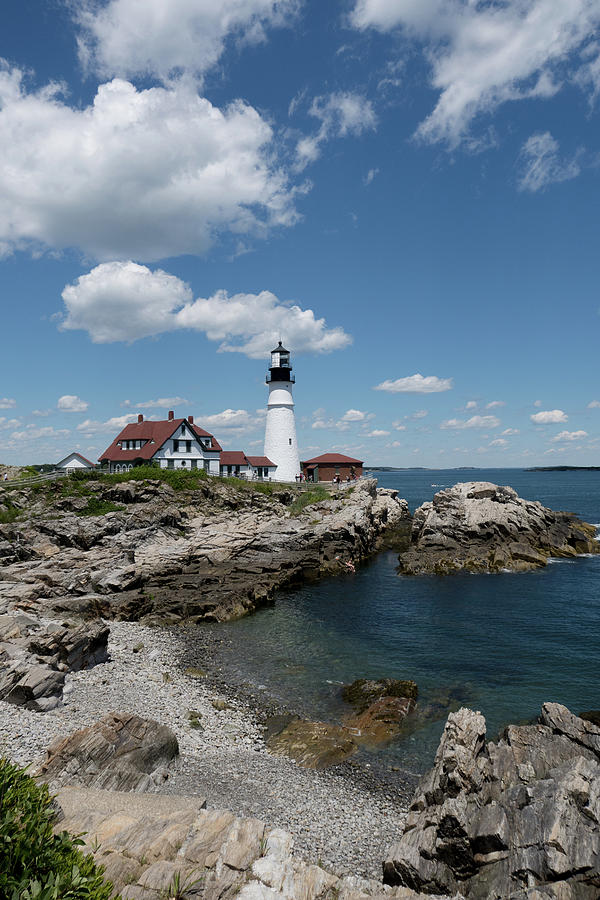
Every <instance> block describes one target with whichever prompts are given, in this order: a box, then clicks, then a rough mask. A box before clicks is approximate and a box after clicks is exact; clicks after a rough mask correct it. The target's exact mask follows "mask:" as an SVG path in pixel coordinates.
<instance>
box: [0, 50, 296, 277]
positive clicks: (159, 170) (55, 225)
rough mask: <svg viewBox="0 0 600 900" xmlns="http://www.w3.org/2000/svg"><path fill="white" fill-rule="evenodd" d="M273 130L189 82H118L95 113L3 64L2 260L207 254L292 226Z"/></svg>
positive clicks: (106, 88)
mask: <svg viewBox="0 0 600 900" xmlns="http://www.w3.org/2000/svg"><path fill="white" fill-rule="evenodd" d="M296 219H297V215H296V212H295V210H294V207H293V190H292V189H290V187H289V184H288V181H287V178H286V175H285V174H284V173H283V171H282V170H281V169H280V168H278V167H277V164H276V163H275V162H274V138H273V131H272V129H271V127H270V125H269V124H268V123H267V122H266V121H265V120H264V119H263V118H262V117H261V116H260V114H259V113H258V112H257V111H256V110H255V109H253V108H252V107H250V106H248V105H246V104H245V103H242V102H241V101H236V102H234V103H232V104H230V105H229V106H228V107H227V108H225V109H223V110H221V109H218V108H217V107H215V106H213V105H212V104H211V103H210V102H209V101H208V100H206V99H205V98H203V97H200V96H198V94H197V92H196V90H195V89H194V88H193V87H192V86H191V85H190V84H188V83H186V82H178V83H177V84H176V85H174V86H173V87H171V88H163V87H155V88H151V89H148V90H137V89H136V88H135V87H134V86H133V85H132V84H130V83H129V82H127V81H122V80H119V79H115V80H114V81H111V82H109V83H107V84H102V85H100V87H99V88H98V91H97V94H96V96H95V98H94V100H93V102H92V104H91V105H90V106H87V107H75V106H69V105H67V103H66V102H64V101H63V100H62V99H61V96H60V91H59V88H58V87H57V86H56V85H48V86H46V87H44V88H41V89H39V90H36V91H28V90H27V88H26V85H25V79H24V75H23V73H22V72H21V71H20V70H18V69H10V68H8V67H7V66H4V67H3V68H0V253H4V254H7V253H10V252H13V251H14V250H15V249H27V248H29V249H32V250H39V249H40V248H41V249H43V248H47V247H51V248H54V249H63V248H68V247H78V248H80V249H81V250H83V251H84V252H85V253H87V254H89V255H90V256H91V257H94V258H96V259H127V258H128V257H133V258H135V259H139V260H144V261H152V260H157V259H161V258H164V257H167V256H177V255H180V254H183V253H193V254H199V253H203V252H205V251H206V250H207V249H208V247H210V245H211V243H212V242H213V240H214V239H215V238H216V236H217V235H219V234H222V233H225V232H228V233H233V234H235V235H236V236H237V239H239V238H240V236H243V235H256V236H262V235H265V234H266V233H267V231H268V230H269V229H270V228H271V227H275V226H286V225H291V224H293V223H294V222H295V221H296Z"/></svg>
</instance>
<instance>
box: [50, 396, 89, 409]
mask: <svg viewBox="0 0 600 900" xmlns="http://www.w3.org/2000/svg"><path fill="white" fill-rule="evenodd" d="M89 405H90V404H89V403H88V402H87V401H86V400H82V399H81V397H77V396H75V394H64V395H63V396H62V397H59V398H58V403H57V404H56V407H57V409H60V410H61V412H73V413H80V412H85V411H86V409H87V408H88V406H89Z"/></svg>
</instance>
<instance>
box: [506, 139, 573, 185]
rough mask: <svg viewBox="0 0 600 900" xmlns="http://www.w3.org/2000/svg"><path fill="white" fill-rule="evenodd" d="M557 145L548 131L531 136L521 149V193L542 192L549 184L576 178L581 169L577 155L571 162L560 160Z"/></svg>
mask: <svg viewBox="0 0 600 900" xmlns="http://www.w3.org/2000/svg"><path fill="white" fill-rule="evenodd" d="M559 149H560V148H559V145H558V141H556V140H555V139H554V138H553V137H552V135H551V134H550V132H549V131H545V132H543V133H541V134H532V135H531V137H530V138H528V139H527V141H526V142H525V143H524V144H523V147H522V149H521V176H520V178H519V189H520V190H522V191H530V192H531V193H535V192H536V191H541V190H544V188H546V187H548V185H550V184H554V183H556V182H560V181H569V180H570V179H571V178H576V177H577V176H578V175H579V173H580V171H581V168H580V166H579V162H578V161H577V160H578V156H579V154H577V155H576V156H575V157H574V158H573V159H571V160H565V159H561V157H560V155H559Z"/></svg>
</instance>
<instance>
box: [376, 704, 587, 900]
mask: <svg viewBox="0 0 600 900" xmlns="http://www.w3.org/2000/svg"><path fill="white" fill-rule="evenodd" d="M599 823H600V728H598V727H597V726H595V725H593V724H591V723H589V722H586V721H584V720H583V719H581V718H578V717H577V716H574V715H573V714H572V713H570V712H569V710H568V709H566V708H565V707H564V706H560V705H559V704H557V703H545V704H544V706H543V707H542V714H541V717H540V722H539V724H537V725H526V726H509V727H508V728H507V729H506V732H505V733H504V735H503V737H502V738H501V739H500V740H499V741H498V743H497V744H495V743H492V742H489V743H487V744H486V742H485V719H484V718H483V716H482V715H481V714H480V713H478V712H473V711H471V710H468V709H461V710H459V711H458V712H456V713H451V714H450V716H449V717H448V721H447V723H446V728H445V730H444V734H443V736H442V740H441V742H440V746H439V748H438V751H437V754H436V758H435V763H434V766H433V768H432V769H431V771H430V772H428V773H427V774H426V775H425V776H424V778H423V779H422V781H421V783H420V785H419V787H418V789H417V791H416V794H415V796H414V798H413V801H412V804H411V807H410V811H409V815H408V818H407V821H406V826H405V830H404V833H403V834H402V836H401V837H400V838H399V840H398V841H397V842H396V843H394V844H393V845H392V847H391V848H390V851H389V853H388V856H387V859H386V861H385V863H384V881H385V882H386V883H387V884H391V885H404V886H406V887H409V888H412V889H413V890H418V891H423V892H425V893H429V894H431V893H437V894H442V895H452V896H454V895H455V894H456V893H457V892H460V895H462V896H464V897H466V898H468V900H488V898H495V900H501V898H512V900H525V898H531V900H534V898H536V900H538V898H542V897H548V898H557V900H558V898H563V897H564V898H574V900H588V898H589V900H595V898H597V897H598V896H600V829H599Z"/></svg>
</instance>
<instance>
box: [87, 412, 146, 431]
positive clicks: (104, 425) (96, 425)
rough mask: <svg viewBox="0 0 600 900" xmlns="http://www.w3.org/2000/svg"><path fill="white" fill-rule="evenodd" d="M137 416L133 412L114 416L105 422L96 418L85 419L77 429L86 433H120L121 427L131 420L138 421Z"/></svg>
mask: <svg viewBox="0 0 600 900" xmlns="http://www.w3.org/2000/svg"><path fill="white" fill-rule="evenodd" d="M136 421H137V416H136V415H135V414H133V413H127V415H125V416H113V418H112V419H107V420H106V421H105V422H98V421H96V420H94V419H85V421H83V422H81V423H80V424H79V425H78V426H77V431H81V432H83V434H85V435H93V434H105V433H106V434H118V432H119V431H121V429H123V428H125V426H126V425H129V424H130V423H131V422H136Z"/></svg>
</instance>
